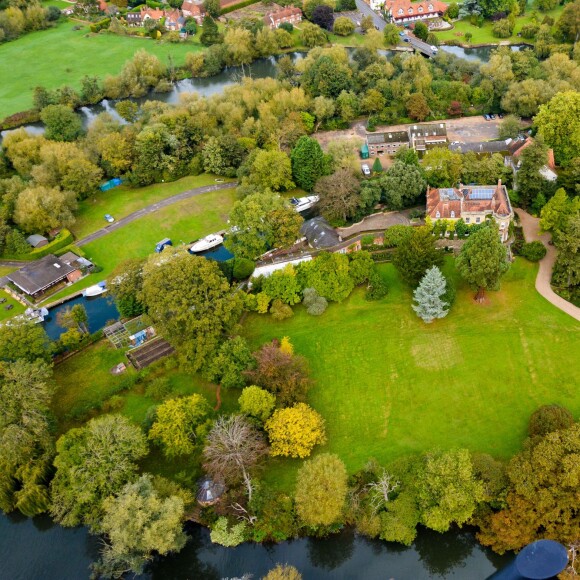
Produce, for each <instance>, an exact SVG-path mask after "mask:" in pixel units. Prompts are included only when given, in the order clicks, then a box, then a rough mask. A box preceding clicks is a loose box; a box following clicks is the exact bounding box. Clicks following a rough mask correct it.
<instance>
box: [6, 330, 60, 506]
mask: <svg viewBox="0 0 580 580" xmlns="http://www.w3.org/2000/svg"><path fill="white" fill-rule="evenodd" d="M0 329H1V327H0ZM0 343H1V339H0ZM53 393H54V383H53V381H52V369H51V368H50V367H49V366H48V365H47V364H46V362H44V361H43V360H37V361H34V362H32V361H30V362H29V361H26V360H24V359H21V360H18V361H16V362H12V363H2V364H0V509H2V510H3V511H4V512H6V513H8V512H11V511H12V510H14V509H18V510H20V511H21V512H22V513H23V514H24V515H27V516H34V515H36V514H39V513H42V512H44V511H46V510H47V509H48V507H49V503H50V501H49V494H48V488H47V482H48V480H49V477H50V472H51V461H52V457H53V455H54V440H53V437H52V433H51V419H50V411H49V405H50V401H51V398H52V395H53Z"/></svg>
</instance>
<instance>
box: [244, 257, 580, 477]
mask: <svg viewBox="0 0 580 580" xmlns="http://www.w3.org/2000/svg"><path fill="white" fill-rule="evenodd" d="M380 268H381V273H382V275H383V276H384V277H385V278H386V279H387V280H388V283H389V287H390V292H389V295H388V296H387V297H386V298H385V299H384V300H382V301H380V302H373V303H368V302H366V301H365V300H364V298H363V292H362V290H357V291H356V292H355V293H354V294H353V295H352V296H351V297H350V298H349V299H348V300H346V301H345V302H344V303H343V304H332V305H331V306H330V307H329V309H328V310H327V311H326V312H325V313H324V314H323V315H322V316H321V317H319V318H313V317H310V316H309V315H308V314H306V312H305V311H304V309H302V307H298V308H296V314H295V315H294V317H293V318H291V319H290V320H288V321H284V322H274V321H272V319H271V318H270V317H265V316H259V315H252V316H251V317H250V318H248V319H247V321H246V323H245V325H244V333H245V335H246V336H247V337H248V338H249V339H250V341H251V343H252V345H253V346H255V347H257V346H258V345H260V344H262V343H263V342H265V341H269V340H271V339H272V338H274V337H282V336H288V337H290V339H291V340H292V342H293V344H294V346H295V350H296V351H297V352H298V353H300V354H302V355H304V356H306V358H307V359H308V361H309V362H310V366H311V374H312V377H313V379H314V382H315V386H314V388H313V389H312V391H311V393H310V395H309V401H310V403H311V404H312V406H313V407H314V408H315V409H317V410H318V411H319V412H320V413H321V414H322V415H323V416H324V417H325V419H326V423H327V435H328V444H327V445H325V446H324V447H323V448H321V449H320V451H331V452H335V453H337V454H338V455H339V456H340V457H341V458H342V459H343V460H344V461H345V462H346V464H347V467H348V469H349V471H350V472H352V471H354V470H356V469H359V468H360V467H362V466H363V465H364V463H365V462H366V461H367V460H368V458H370V457H375V458H377V459H378V460H379V461H382V462H387V461H389V460H391V459H394V458H396V457H399V456H402V455H405V454H409V453H415V452H419V451H423V450H426V449H429V448H433V447H438V446H439V447H442V448H444V449H449V448H453V447H466V448H468V449H471V450H473V451H480V452H486V453H490V454H492V455H494V456H496V457H499V458H507V457H509V456H511V455H512V454H513V453H514V452H515V451H516V450H517V449H518V448H519V447H520V445H521V442H522V440H523V438H524V437H525V433H526V423H527V420H528V417H529V416H530V414H531V413H532V412H533V411H534V409H536V408H537V407H538V406H539V405H542V404H545V403H560V404H563V405H566V406H567V407H568V408H569V409H570V410H571V411H572V412H573V413H574V414H575V416H578V415H579V414H580V392H579V391H578V389H577V385H576V379H574V376H575V374H576V373H575V369H576V368H577V353H578V352H579V351H580V333H579V331H580V325H579V324H578V323H577V322H575V321H574V320H573V319H572V318H571V317H569V316H567V315H566V314H564V313H562V312H560V311H559V310H557V309H556V308H554V307H553V306H552V305H550V304H549V303H548V302H547V301H545V300H544V299H543V298H542V297H541V296H540V295H539V294H537V293H536V291H535V289H534V279H535V276H536V270H537V267H536V266H535V265H532V264H530V263H527V262H525V261H519V260H518V261H517V262H516V263H515V264H514V265H513V266H512V268H511V270H510V272H509V273H508V275H507V276H506V278H505V280H504V282H503V285H502V289H501V291H500V292H497V293H490V294H489V299H488V302H487V304H485V305H478V304H475V303H474V302H473V300H472V295H473V294H472V292H471V291H470V290H469V289H468V288H465V287H464V286H463V285H461V283H459V288H458V295H457V300H456V303H455V305H454V307H453V309H452V311H451V313H450V315H449V316H448V317H447V318H445V319H443V320H440V321H437V322H434V323H433V324H431V325H425V324H423V323H422V322H421V321H420V320H419V319H418V318H417V317H416V315H415V313H414V312H413V311H412V310H411V307H410V304H411V292H410V290H409V289H407V288H406V287H404V286H403V284H402V282H401V281H400V279H399V278H398V275H397V273H396V271H395V269H394V267H393V266H392V265H383V266H381V267H380ZM446 270H447V272H449V273H450V274H451V275H452V276H453V277H454V278H457V274H456V272H455V271H454V268H453V265H452V262H451V260H449V262H448V263H447V265H446ZM458 282H459V281H458ZM300 463H301V462H299V461H297V460H276V461H273V462H272V463H271V466H270V468H269V469H268V470H267V472H266V477H267V479H268V480H269V481H270V482H272V483H273V484H275V485H276V486H278V487H281V488H286V489H291V488H292V487H293V485H294V481H295V471H296V469H297V467H298V466H299V465H300Z"/></svg>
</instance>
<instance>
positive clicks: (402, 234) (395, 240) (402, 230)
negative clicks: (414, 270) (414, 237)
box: [384, 225, 412, 248]
mask: <svg viewBox="0 0 580 580" xmlns="http://www.w3.org/2000/svg"><path fill="white" fill-rule="evenodd" d="M411 228H412V226H404V225H396V226H391V227H390V228H388V229H386V230H385V238H384V239H385V241H384V246H385V248H397V247H398V246H399V244H400V243H401V242H402V241H403V240H404V239H405V238H406V237H408V236H410V235H411V231H412V229H411Z"/></svg>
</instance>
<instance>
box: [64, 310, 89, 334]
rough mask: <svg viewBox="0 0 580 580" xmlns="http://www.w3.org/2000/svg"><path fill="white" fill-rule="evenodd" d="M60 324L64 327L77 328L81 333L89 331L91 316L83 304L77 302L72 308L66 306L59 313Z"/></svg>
mask: <svg viewBox="0 0 580 580" xmlns="http://www.w3.org/2000/svg"><path fill="white" fill-rule="evenodd" d="M57 320H58V324H59V325H60V326H63V327H64V328H67V329H69V330H70V329H71V328H75V329H76V330H78V331H79V332H80V333H81V334H88V333H89V327H88V322H89V317H88V316H87V311H86V309H85V307H84V306H83V305H82V304H75V305H74V306H73V307H72V308H65V309H64V310H62V311H61V312H59V313H58V315H57Z"/></svg>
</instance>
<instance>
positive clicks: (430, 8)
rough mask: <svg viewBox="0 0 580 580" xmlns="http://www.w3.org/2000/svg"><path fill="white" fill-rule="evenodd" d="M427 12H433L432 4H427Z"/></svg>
mask: <svg viewBox="0 0 580 580" xmlns="http://www.w3.org/2000/svg"><path fill="white" fill-rule="evenodd" d="M429 12H433V4H429Z"/></svg>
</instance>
